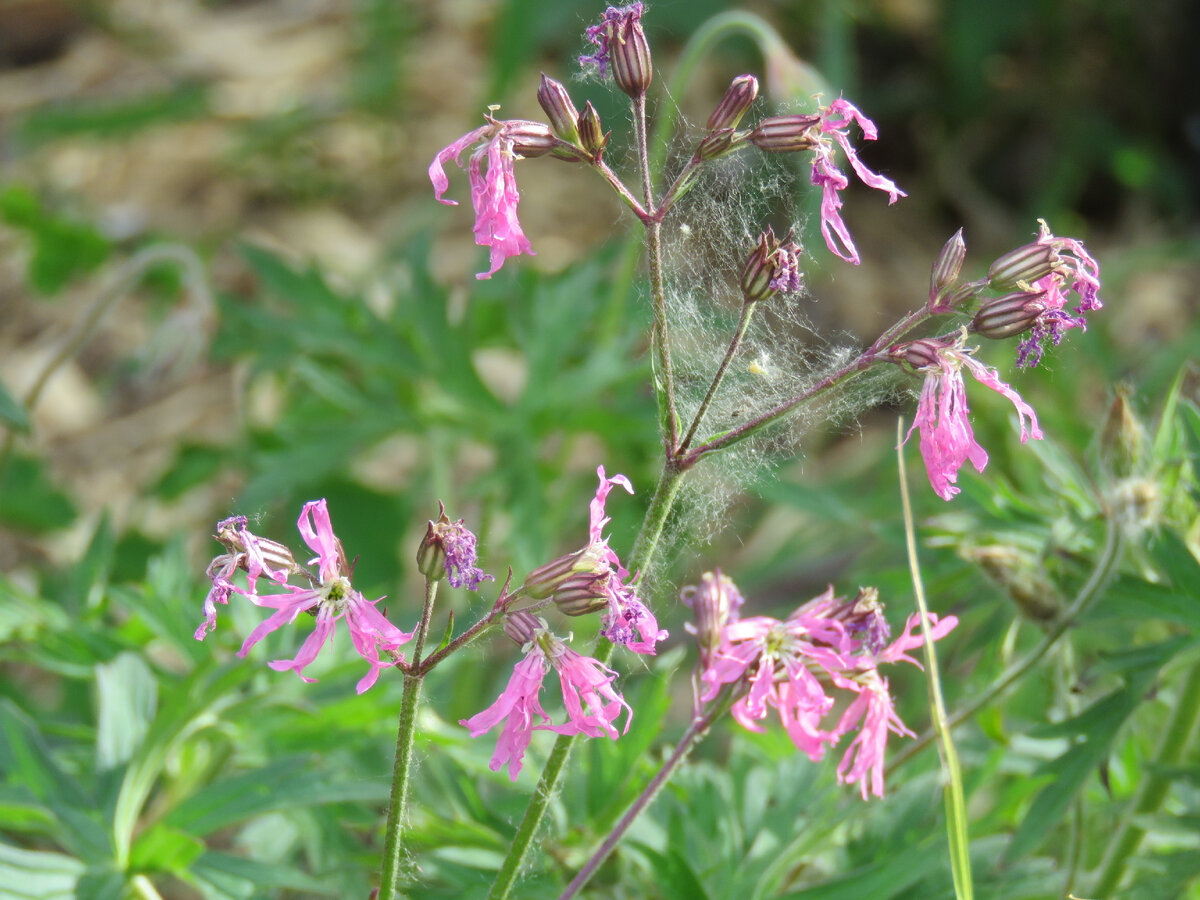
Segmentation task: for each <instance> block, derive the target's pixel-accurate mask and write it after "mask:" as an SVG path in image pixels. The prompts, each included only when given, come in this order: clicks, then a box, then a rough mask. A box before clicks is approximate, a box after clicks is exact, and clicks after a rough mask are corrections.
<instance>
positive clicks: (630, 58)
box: [579, 3, 654, 97]
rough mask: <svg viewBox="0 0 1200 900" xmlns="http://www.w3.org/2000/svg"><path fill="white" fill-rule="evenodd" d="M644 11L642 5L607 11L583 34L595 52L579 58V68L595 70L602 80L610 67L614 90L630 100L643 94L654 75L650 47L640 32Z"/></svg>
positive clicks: (642, 32)
mask: <svg viewBox="0 0 1200 900" xmlns="http://www.w3.org/2000/svg"><path fill="white" fill-rule="evenodd" d="M644 11H645V8H644V7H643V5H642V4H641V3H630V4H629V5H628V6H610V7H608V9H606V10H605V11H604V18H602V19H601V20H600V21H599V22H598V23H597V24H595V25H591V26H589V27H588V29H587V32H586V36H587V39H588V41H589V42H591V43H592V44H593V45H595V47H596V50H595V52H594V53H591V54H584V55H582V56H580V57H579V64H580V65H581V66H583V67H584V68H585V69H594V70H595V71H596V73H597V74H598V75H599V76H600V77H601V78H603V77H604V76H605V74H607V72H608V68H609V66H610V65H611V66H612V75H613V80H614V81H616V83H617V87H619V88H620V89H621V90H622V91H624V92H625V93H626V94H628V95H629V96H630V97H637V96H639V95H642V94H645V93H646V88H648V87H649V86H650V81H651V79H652V77H653V75H654V66H653V63H652V62H651V59H650V45H649V43H648V42H647V40H646V33H645V31H643V30H642V13H643V12H644Z"/></svg>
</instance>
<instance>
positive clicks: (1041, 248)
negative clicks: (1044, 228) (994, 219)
mask: <svg viewBox="0 0 1200 900" xmlns="http://www.w3.org/2000/svg"><path fill="white" fill-rule="evenodd" d="M1053 271H1054V248H1053V247H1051V246H1050V245H1049V244H1046V243H1039V242H1037V241H1034V242H1033V243H1030V244H1026V245H1025V246H1023V247H1018V248H1017V249H1016V250H1010V251H1009V252H1008V253H1005V254H1004V255H1003V256H1001V257H999V258H998V259H996V261H995V262H993V263H992V264H991V265H990V266H989V267H988V282H989V283H990V284H991V286H992V287H994V288H997V289H1000V290H1003V289H1004V288H1006V287H1017V286H1019V285H1021V284H1033V283H1034V282H1035V281H1037V280H1038V279H1039V278H1044V277H1045V276H1047V275H1049V274H1050V273H1051V272H1053Z"/></svg>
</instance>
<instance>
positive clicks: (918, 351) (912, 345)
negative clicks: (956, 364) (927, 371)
mask: <svg viewBox="0 0 1200 900" xmlns="http://www.w3.org/2000/svg"><path fill="white" fill-rule="evenodd" d="M944 349H946V342H945V341H939V340H938V339H937V338H921V339H920V340H917V341H909V342H908V343H906V344H896V345H895V346H894V347H892V348H890V349H889V350H888V356H890V357H891V358H892V359H894V360H896V361H898V362H904V363H908V365H910V366H912V367H913V368H914V369H924V368H926V367H927V366H936V365H939V362H938V360H939V356H938V353H939V352H940V351H941V350H944Z"/></svg>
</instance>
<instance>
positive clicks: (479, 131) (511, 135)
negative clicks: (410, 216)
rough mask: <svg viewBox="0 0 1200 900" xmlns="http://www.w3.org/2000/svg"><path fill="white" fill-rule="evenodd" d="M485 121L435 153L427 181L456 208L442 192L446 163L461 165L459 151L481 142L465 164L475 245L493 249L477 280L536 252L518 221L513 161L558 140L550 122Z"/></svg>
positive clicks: (551, 147)
mask: <svg viewBox="0 0 1200 900" xmlns="http://www.w3.org/2000/svg"><path fill="white" fill-rule="evenodd" d="M487 119H488V123H487V124H486V125H484V126H482V127H480V128H476V129H475V130H474V131H469V132H467V133H466V134H464V135H463V136H462V137H460V138H459V139H458V140H457V141H454V142H453V143H451V144H450V145H449V146H447V147H445V148H444V149H443V150H441V151H439V153H438V155H437V156H435V157H434V159H433V162H432V163H430V165H429V180H430V181H431V182H432V183H433V189H434V196H435V197H436V198H437V200H438V202H440V203H445V204H446V205H447V206H457V205H458V201H456V200H446V199H444V198H443V196H442V195H443V194H445V193H446V191H447V189H448V188H449V187H450V179H449V178H448V177H447V176H446V170H445V168H444V167H445V165H446V163H447V162H449V161H451V160H453V161H454V163H455V164H456V165H458V166H459V167H460V168H461V167H462V162H461V161H460V157H461V156H462V154H463V152H464V151H465V150H466V149H467V148H468V147H471V146H474V145H475V144H479V146H478V148H477V149H476V150H475V152H474V153H472V154H471V161H470V164H469V173H470V178H471V203H472V204H473V205H474V207H475V243H476V244H478V245H479V246H481V247H490V248H491V268H490V269H488V271H486V272H480V273H479V274H477V275H476V276H475V277H476V278H491V277H492V275H494V274H495V273H496V272H497V271H498V270H499V269H500V267H501V266H502V265H504V261H505V260H506V259H508V258H509V257H510V256H519V255H520V254H522V253H527V254H529V255H530V256H535V255H536V254H535V253H534V252H533V247H532V246H531V245H530V243H529V240H528V239H527V238H526V237H525V232H524V231H522V230H521V223H520V222H519V221H518V220H517V203H518V201H519V200H520V199H521V195H520V193H519V192H518V191H517V178H516V175H515V173H514V172H513V163H515V162H516V161H517V160H518V159H521V158H523V157H528V156H542V155H545V154H547V153H550V152H552V151H553V150H554V149H555V148H556V147H557V146H558V145H559V144H560V143H562V142H560V141H559V140H558V139H557V138H556V137H554V135H553V134H552V133H551V131H550V127H549V126H548V125H544V124H542V123H540V122H527V121H524V120H521V119H513V120H510V121H499V120H496V119H493V118H491V117H490V116H488V117H487ZM485 159H486V160H487V170H486V171H485V170H484V160H485Z"/></svg>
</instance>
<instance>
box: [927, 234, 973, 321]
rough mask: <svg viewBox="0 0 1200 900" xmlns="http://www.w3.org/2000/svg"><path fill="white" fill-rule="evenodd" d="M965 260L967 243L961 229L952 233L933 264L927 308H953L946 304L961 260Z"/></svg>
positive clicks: (956, 279) (960, 268) (956, 278)
mask: <svg viewBox="0 0 1200 900" xmlns="http://www.w3.org/2000/svg"><path fill="white" fill-rule="evenodd" d="M966 258H967V242H966V241H964V240H963V236H962V229H961V228H960V229H958V231H956V232H954V234H953V236H951V238H950V240H948V241H946V245H945V246H944V247H942V252H941V253H939V254H938V257H937V259H936V260H934V263H933V272H932V274H931V275H930V277H929V308H930V309H931V310H950V309H952V308H953V307H952V306H949V305H948V304H947V303H946V300H947V299H948V297H949V295H950V294H951V293H952V289H953V287H954V284H955V282H957V281H958V274H959V272H961V271H962V264H963V260H964V259H966Z"/></svg>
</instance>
